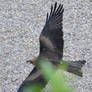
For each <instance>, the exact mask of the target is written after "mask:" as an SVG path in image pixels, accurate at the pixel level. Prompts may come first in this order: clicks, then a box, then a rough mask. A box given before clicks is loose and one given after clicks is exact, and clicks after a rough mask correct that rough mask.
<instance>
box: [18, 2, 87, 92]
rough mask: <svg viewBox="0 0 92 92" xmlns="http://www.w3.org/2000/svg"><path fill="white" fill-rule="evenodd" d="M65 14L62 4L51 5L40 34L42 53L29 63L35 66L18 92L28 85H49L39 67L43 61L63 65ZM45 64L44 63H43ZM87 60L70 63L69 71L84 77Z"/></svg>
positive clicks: (21, 91) (68, 63) (68, 64)
mask: <svg viewBox="0 0 92 92" xmlns="http://www.w3.org/2000/svg"><path fill="white" fill-rule="evenodd" d="M63 12H64V8H63V5H62V4H59V5H57V2H55V4H54V5H51V11H50V13H49V14H48V13H47V17H46V23H45V26H44V28H43V30H42V32H41V34H40V37H39V42H40V52H39V55H38V57H37V58H35V59H33V60H29V61H28V62H30V63H32V64H34V65H35V67H34V69H33V70H32V72H31V73H30V74H29V76H28V77H27V78H26V79H25V80H24V81H23V83H22V84H21V86H20V88H19V89H18V92H23V89H24V88H25V87H26V86H28V85H33V84H35V83H40V84H41V85H42V86H43V87H44V86H45V85H46V84H47V83H46V81H45V80H44V78H43V76H42V72H41V70H40V69H39V68H38V67H37V65H38V63H39V61H40V60H41V59H44V58H46V59H48V61H49V62H51V63H52V64H53V65H55V66H57V65H58V64H60V63H61V61H62V57H63V48H64V40H63ZM43 62H44V61H43ZM85 62H86V61H85V60H79V61H68V62H67V71H68V72H71V73H74V74H76V75H78V76H82V71H81V68H82V66H83V65H84V64H85Z"/></svg>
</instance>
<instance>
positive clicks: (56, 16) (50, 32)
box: [40, 2, 64, 55]
mask: <svg viewBox="0 0 92 92" xmlns="http://www.w3.org/2000/svg"><path fill="white" fill-rule="evenodd" d="M63 12H64V9H63V5H61V4H60V5H59V6H58V7H57V2H55V5H54V6H53V5H52V6H51V12H50V14H48V13H47V18H46V24H45V26H44V28H43V30H42V33H41V35H40V46H41V49H44V47H46V48H48V49H49V50H51V51H55V52H56V51H57V52H59V53H60V54H61V55H62V53H63V44H64V41H63V31H62V29H63V27H62V25H63V24H62V21H63Z"/></svg>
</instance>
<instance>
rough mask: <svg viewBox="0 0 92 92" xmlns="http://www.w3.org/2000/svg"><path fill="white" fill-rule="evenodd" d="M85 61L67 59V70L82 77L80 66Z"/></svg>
mask: <svg viewBox="0 0 92 92" xmlns="http://www.w3.org/2000/svg"><path fill="white" fill-rule="evenodd" d="M85 63H86V61H85V60H81V61H69V62H67V71H68V72H71V73H74V74H76V75H78V76H81V77H82V71H81V68H82V67H83V65H84V64H85Z"/></svg>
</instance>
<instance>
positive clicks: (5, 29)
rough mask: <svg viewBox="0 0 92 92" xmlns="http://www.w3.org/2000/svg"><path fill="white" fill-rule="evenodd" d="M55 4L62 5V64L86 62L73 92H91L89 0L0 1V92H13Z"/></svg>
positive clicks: (72, 77) (91, 10) (27, 69)
mask: <svg viewBox="0 0 92 92" xmlns="http://www.w3.org/2000/svg"><path fill="white" fill-rule="evenodd" d="M55 1H57V2H58V3H63V4H64V8H65V11H64V21H63V26H64V27H63V31H64V40H65V46H64V58H63V59H64V60H82V59H85V60H87V63H86V64H85V66H84V67H83V73H84V75H83V77H82V78H79V77H78V76H75V75H73V74H70V73H67V76H68V77H69V79H70V80H71V81H72V83H73V84H72V85H73V86H74V87H75V91H76V92H92V30H91V26H92V0H0V92H16V91H17V89H18V87H19V85H20V84H21V83H22V81H23V80H24V79H25V78H26V76H28V74H29V73H30V71H31V70H32V68H33V65H31V64H28V63H26V61H27V60H29V59H32V58H34V57H36V56H37V55H38V54H39V39H38V38H39V35H40V32H41V30H42V29H43V25H44V24H45V18H46V13H47V12H49V11H50V5H51V4H53V3H54V2H55Z"/></svg>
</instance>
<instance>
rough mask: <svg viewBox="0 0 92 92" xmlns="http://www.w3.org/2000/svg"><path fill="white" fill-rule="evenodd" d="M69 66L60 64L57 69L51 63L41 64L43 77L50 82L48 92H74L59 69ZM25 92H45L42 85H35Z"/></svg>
mask: <svg viewBox="0 0 92 92" xmlns="http://www.w3.org/2000/svg"><path fill="white" fill-rule="evenodd" d="M66 66H67V65H66V64H65V63H64V64H62V65H61V64H60V65H59V66H58V68H57V67H55V66H53V65H52V64H51V63H50V62H47V61H46V62H43V60H42V61H41V62H40V68H41V69H42V73H43V77H44V79H45V80H46V81H47V82H48V81H49V80H50V86H51V87H50V88H49V89H48V90H47V91H46V92H73V90H72V88H70V87H69V85H68V84H66V83H68V82H67V78H66V76H65V75H64V72H63V71H59V69H66V68H67V67H66ZM24 92H44V90H42V89H41V87H40V85H34V86H31V87H29V88H27V89H26V90H25V91H24Z"/></svg>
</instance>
